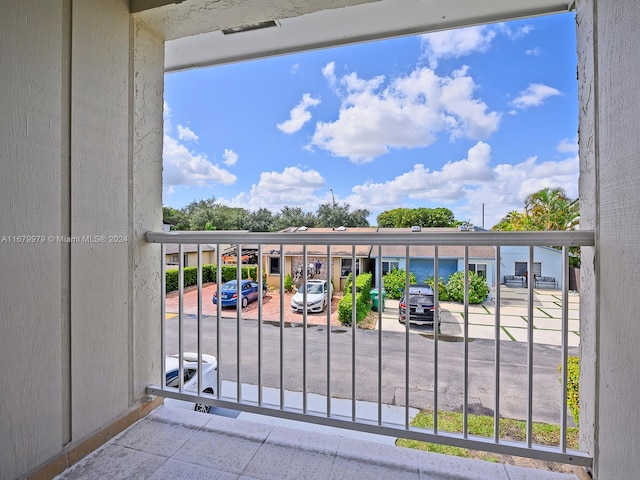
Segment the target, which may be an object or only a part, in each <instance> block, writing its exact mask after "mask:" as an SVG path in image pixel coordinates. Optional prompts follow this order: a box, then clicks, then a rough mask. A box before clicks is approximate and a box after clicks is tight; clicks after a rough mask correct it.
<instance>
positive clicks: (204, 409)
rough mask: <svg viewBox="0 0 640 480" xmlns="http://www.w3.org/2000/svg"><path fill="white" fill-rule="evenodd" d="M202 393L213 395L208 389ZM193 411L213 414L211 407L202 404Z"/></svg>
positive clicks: (197, 405) (197, 404)
mask: <svg viewBox="0 0 640 480" xmlns="http://www.w3.org/2000/svg"><path fill="white" fill-rule="evenodd" d="M202 393H210V394H212V395H213V390H212V389H210V388H207V389H205V390H203V392H202ZM193 410H194V411H196V412H200V413H211V405H203V404H202V403H196V406H195V407H193Z"/></svg>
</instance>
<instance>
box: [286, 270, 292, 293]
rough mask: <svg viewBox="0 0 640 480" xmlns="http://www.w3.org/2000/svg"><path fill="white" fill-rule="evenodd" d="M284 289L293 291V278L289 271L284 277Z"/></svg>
mask: <svg viewBox="0 0 640 480" xmlns="http://www.w3.org/2000/svg"><path fill="white" fill-rule="evenodd" d="M284 291H285V292H293V278H291V274H290V273H287V275H286V276H285V277H284Z"/></svg>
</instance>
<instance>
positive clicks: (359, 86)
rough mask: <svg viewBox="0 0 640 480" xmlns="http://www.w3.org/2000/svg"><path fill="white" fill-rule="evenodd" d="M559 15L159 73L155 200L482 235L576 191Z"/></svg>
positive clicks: (574, 118)
mask: <svg viewBox="0 0 640 480" xmlns="http://www.w3.org/2000/svg"><path fill="white" fill-rule="evenodd" d="M576 68H577V60H576V45H575V17H574V14H573V13H566V14H560V15H553V16H545V17H539V18H531V19H525V20H519V21H515V22H509V23H502V24H492V25H484V26H479V27H471V28H467V29H460V30H453V31H447V32H438V33H432V34H427V35H420V36H412V37H403V38H397V39H391V40H385V41H379V42H370V43H366V44H359V45H352V46H346V47H340V48H333V49H325V50H318V51H312V52H306V53H301V54H295V55H287V56H280V57H273V58H268V59H264V60H256V61H251V62H242V63H236V64H230V65H223V66H218V67H212V68H205V69H197V70H189V71H184V72H177V73H170V74H167V75H166V77H165V115H164V119H165V134H164V152H163V159H164V160H163V161H164V179H163V204H164V205H165V206H171V207H174V208H182V207H184V206H185V205H187V204H188V203H190V202H191V201H193V200H200V199H203V198H210V197H212V196H213V197H215V198H216V201H218V202H220V203H224V204H227V205H230V206H241V207H244V208H247V209H249V210H257V209H258V208H262V207H265V208H268V209H269V210H271V211H272V212H274V213H275V212H277V211H279V210H280V209H281V208H282V207H283V206H285V205H286V206H290V207H296V206H297V207H301V208H302V209H303V210H305V211H315V210H316V209H317V207H318V205H319V204H321V203H327V202H330V201H331V200H332V191H333V195H334V197H335V200H336V201H338V202H347V203H349V204H350V205H351V207H352V208H366V209H368V210H369V211H370V212H371V216H370V222H371V224H372V225H375V217H376V215H377V214H378V213H380V212H382V211H384V210H389V209H392V208H397V207H409V208H415V207H432V208H434V207H447V208H449V209H451V210H452V211H453V213H454V214H455V216H456V218H457V219H458V220H468V221H471V222H472V223H474V224H476V225H481V224H482V204H484V206H485V207H484V210H485V226H486V228H490V227H491V226H493V225H494V224H495V223H497V222H498V220H500V218H502V217H503V216H504V215H505V214H507V213H508V212H509V211H512V210H522V208H523V201H524V198H525V197H526V196H527V195H528V194H530V193H533V192H535V191H537V190H540V189H541V188H544V187H562V188H564V189H565V190H566V192H567V194H568V195H569V196H571V197H577V196H578V170H579V167H578V152H577V128H578V101H577V81H576Z"/></svg>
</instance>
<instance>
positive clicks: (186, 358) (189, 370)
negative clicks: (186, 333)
mask: <svg viewBox="0 0 640 480" xmlns="http://www.w3.org/2000/svg"><path fill="white" fill-rule="evenodd" d="M182 360H183V363H182V368H183V378H184V384H183V391H185V392H194V393H197V392H198V354H197V353H193V352H184V353H183V354H182ZM179 362H180V357H179V355H178V354H173V355H167V356H166V357H165V372H166V377H165V385H166V386H167V387H174V388H179V386H180V376H179ZM217 381H218V361H217V359H216V357H214V356H213V355H207V354H204V353H203V354H202V392H203V393H210V394H213V393H214V392H215V387H216V385H217ZM164 403H165V405H167V406H171V407H178V408H193V409H194V410H195V411H196V412H203V413H209V412H210V411H211V406H209V405H202V404H200V403H197V404H195V406H194V404H193V403H191V402H185V401H182V400H175V399H172V398H167V399H165V401H164Z"/></svg>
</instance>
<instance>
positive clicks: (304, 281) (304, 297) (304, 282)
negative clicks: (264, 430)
mask: <svg viewBox="0 0 640 480" xmlns="http://www.w3.org/2000/svg"><path fill="white" fill-rule="evenodd" d="M307 263H308V258H307V246H306V245H304V246H303V247H302V275H303V276H302V287H303V289H304V291H303V293H302V412H303V413H307V308H308V307H307V301H308V295H309V292H308V291H307V290H308V287H309V285H308V284H307V277H308V276H309V270H308V266H307Z"/></svg>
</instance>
